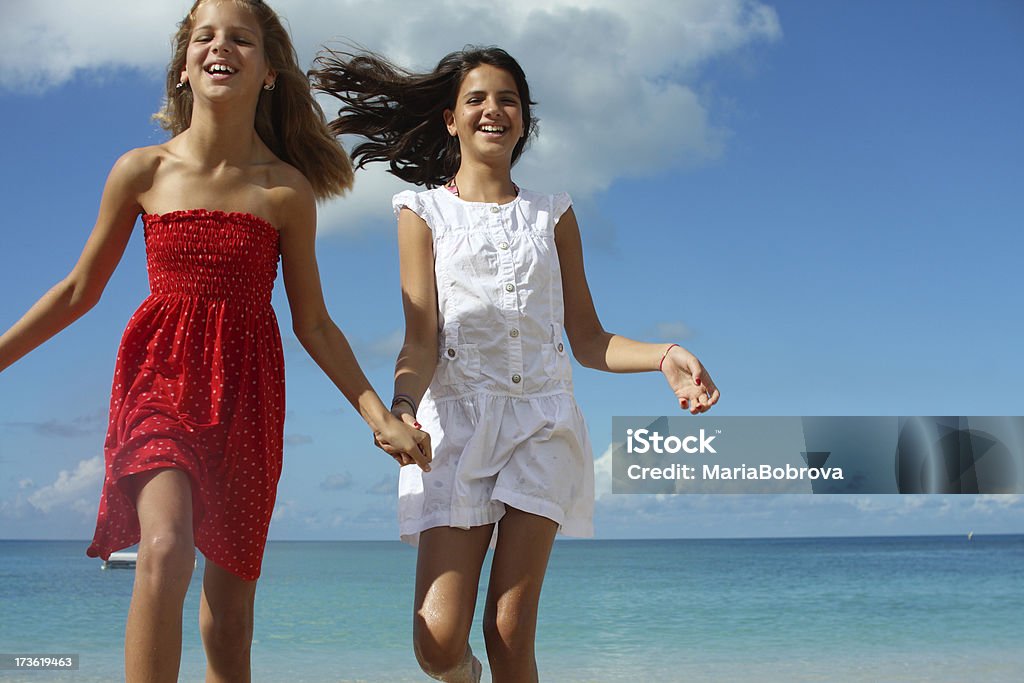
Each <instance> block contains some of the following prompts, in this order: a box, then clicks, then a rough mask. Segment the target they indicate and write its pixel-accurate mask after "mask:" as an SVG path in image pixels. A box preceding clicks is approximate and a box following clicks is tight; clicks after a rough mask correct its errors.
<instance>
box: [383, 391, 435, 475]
mask: <svg viewBox="0 0 1024 683" xmlns="http://www.w3.org/2000/svg"><path fill="white" fill-rule="evenodd" d="M419 427H420V425H419V423H418V422H416V418H415V416H413V415H412V413H410V412H408V411H403V410H402V409H401V407H396V408H395V410H393V411H392V416H391V417H390V418H388V420H387V422H386V423H385V424H384V425H383V426H382V427H381V428H380V429H378V430H377V431H375V432H374V433H373V441H374V443H375V444H376V446H377V447H378V448H380V449H381V450H382V451H384V452H385V453H387V454H388V455H390V456H391V457H392V458H394V459H395V461H396V462H397V463H398V464H399V465H419V466H420V469H422V470H423V471H424V472H429V471H430V460H431V459H432V457H433V455H432V453H431V450H430V435H429V434H427V433H426V432H424V431H423V430H421V429H420V428H419Z"/></svg>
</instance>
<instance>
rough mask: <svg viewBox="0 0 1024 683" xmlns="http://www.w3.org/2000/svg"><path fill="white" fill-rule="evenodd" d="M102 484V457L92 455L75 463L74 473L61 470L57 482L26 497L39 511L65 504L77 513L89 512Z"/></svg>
mask: <svg viewBox="0 0 1024 683" xmlns="http://www.w3.org/2000/svg"><path fill="white" fill-rule="evenodd" d="M102 482H103V458H102V457H100V456H96V457H95V458H90V459H88V460H82V461H81V462H79V463H78V466H77V467H76V468H75V471H74V472H71V471H69V470H61V471H60V474H58V475H57V481H55V482H53V483H52V484H49V485H48V486H44V487H42V488H40V489H39V490H38V491H36V492H35V493H33V494H32V495H30V496H29V497H28V502H29V503H31V504H32V506H33V507H35V508H36V509H37V510H40V511H42V512H50V511H51V510H53V509H54V508H58V507H62V506H65V505H70V506H72V508H73V509H75V510H78V511H82V510H85V511H86V512H92V511H94V510H95V505H96V500H95V498H97V494H98V493H99V489H100V484H102Z"/></svg>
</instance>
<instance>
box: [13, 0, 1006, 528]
mask: <svg viewBox="0 0 1024 683" xmlns="http://www.w3.org/2000/svg"><path fill="white" fill-rule="evenodd" d="M159 4H160V5H161V6H160V7H150V6H148V5H149V3H143V4H141V5H140V6H135V5H133V4H131V3H123V5H124V6H123V7H116V6H117V3H113V2H112V3H109V6H110V7H111V8H113V9H111V10H109V11H108V13H107V14H105V15H102V16H101V15H100V13H98V12H95V11H92V10H88V11H87V10H86V9H83V8H82V7H81V3H77V2H72V1H71V0H50V1H48V2H41V3H35V4H32V5H29V4H24V5H22V4H17V5H12V4H10V3H8V4H5V5H4V6H3V8H0V27H2V28H0V125H2V129H3V131H4V133H5V136H4V147H3V149H4V157H3V158H4V161H5V163H4V164H3V165H2V166H0V174H2V176H0V179H2V182H0V198H2V200H3V207H4V212H3V216H4V218H3V223H4V228H3V235H4V238H3V244H4V250H3V251H4V255H5V264H4V268H2V269H0V287H2V288H3V291H4V293H5V296H4V297H3V299H2V300H0V327H3V328H6V327H7V326H9V325H10V324H12V323H13V322H14V321H15V320H16V319H17V318H18V317H19V316H20V315H21V314H22V313H23V312H24V311H25V310H26V309H27V308H28V307H29V306H30V305H31V304H32V303H33V302H34V301H35V300H36V299H37V298H38V297H39V296H40V295H42V294H43V293H44V292H45V291H46V290H47V289H48V288H49V287H50V286H52V285H53V284H54V283H55V282H56V281H57V280H59V279H60V278H61V277H63V275H64V274H65V273H66V272H67V271H68V269H69V268H70V267H71V265H72V264H73V263H74V261H75V259H76V258H77V255H78V253H79V251H80V249H81V247H82V245H83V243H84V241H85V238H86V236H87V235H88V232H89V230H90V229H91V227H92V221H93V220H94V218H95V214H96V209H97V206H98V201H99V195H100V191H101V189H102V185H103V181H104V178H105V176H106V173H107V172H108V170H109V168H110V166H111V164H112V163H113V162H114V160H115V159H116V158H117V157H118V156H119V155H120V154H122V153H123V152H124V151H126V150H128V149H130V148H132V147H136V146H140V145H145V144H153V143H156V142H158V141H160V140H162V139H163V133H162V132H161V131H159V130H158V129H157V128H155V126H154V125H153V124H152V123H151V122H150V120H149V115H150V114H151V113H152V112H153V111H155V110H156V108H157V107H158V105H159V100H160V96H161V82H162V69H163V67H164V64H165V63H166V61H167V59H168V56H169V54H168V53H169V49H168V44H169V42H168V41H169V36H170V34H171V32H172V31H173V28H174V23H175V22H176V21H177V20H178V19H180V17H181V16H182V15H183V14H184V11H185V10H186V9H187V4H188V3H184V2H169V3H159ZM322 5H323V3H317V2H312V1H307V2H303V1H301V0H293V1H291V2H288V1H286V0H279V1H278V2H277V3H274V6H275V7H276V8H277V9H278V10H279V11H280V12H281V13H282V14H283V15H284V16H285V17H286V18H287V19H288V20H289V22H290V25H291V27H292V30H293V35H294V37H295V40H296V45H297V48H298V50H299V55H300V58H301V59H302V60H303V62H304V63H306V64H308V63H309V61H310V60H311V58H312V56H313V54H314V53H315V51H316V49H317V46H318V45H320V44H322V43H325V42H331V41H337V40H339V39H341V38H348V39H351V40H354V41H357V42H359V43H361V44H363V45H366V46H368V47H371V48H374V49H377V50H380V51H383V52H385V53H386V54H389V55H392V56H393V57H394V58H396V59H398V60H400V61H402V62H403V63H405V64H407V65H409V66H412V67H426V66H430V65H432V64H433V63H434V62H436V60H437V59H438V58H439V57H440V56H441V55H443V54H444V53H446V52H448V51H450V50H452V49H457V48H459V47H461V46H462V45H463V44H465V43H497V44H501V45H503V46H504V47H506V48H507V49H509V51H510V52H512V53H513V54H514V55H516V56H517V57H519V58H520V60H521V61H522V63H523V65H524V67H525V69H526V72H527V74H528V76H529V77H530V82H531V88H532V89H533V90H534V97H535V99H536V100H538V101H539V103H540V104H539V106H538V110H537V111H538V113H539V115H540V117H541V129H540V137H539V139H538V140H537V141H536V142H535V143H534V144H533V146H532V148H531V149H529V150H528V151H527V153H526V154H525V156H524V157H523V160H522V162H521V164H520V166H518V167H517V169H516V171H515V175H516V178H517V179H518V180H519V182H520V183H521V184H523V185H525V186H528V187H532V188H535V189H543V190H551V191H555V190H563V189H566V190H569V191H570V192H572V193H573V196H574V198H575V201H576V210H577V214H578V215H579V217H580V220H581V226H582V232H583V239H584V248H585V252H586V259H587V268H588V275H589V278H590V285H591V289H592V291H593V293H594V297H595V301H596V303H597V307H598V311H599V313H600V315H601V318H602V321H603V322H604V324H605V327H606V328H608V329H610V330H612V331H615V332H619V333H622V334H625V335H628V336H631V337H635V338H640V339H647V340H652V341H655V340H657V341H661V340H666V341H679V342H681V343H683V344H684V345H686V346H687V347H689V348H691V349H692V350H693V351H694V352H696V353H697V354H698V355H699V356H700V357H701V358H702V360H703V361H704V362H705V364H706V365H707V367H708V368H709V370H710V371H711V372H712V374H713V376H714V377H715V379H716V381H717V383H718V384H719V386H720V387H721V388H722V391H723V400H722V402H721V403H720V404H719V406H717V407H716V409H715V410H716V412H718V413H719V414H721V415H801V414H806V415H928V414H938V415H1020V414H1022V412H1024V405H1022V399H1021V397H1020V391H1019V387H1020V386H1022V385H1024V361H1022V360H1021V359H1020V352H1019V350H1018V348H1019V346H1020V340H1021V339H1022V338H1024V334H1022V332H1024V322H1022V317H1021V316H1020V314H1019V310H1020V306H1019V303H1018V299H1019V293H1020V292H1021V291H1024V287H1022V285H1024V275H1022V274H1021V272H1022V269H1021V268H1020V266H1019V261H1020V254H1021V251H1022V247H1024V238H1022V237H1021V228H1022V227H1024V193H1022V192H1021V191H1020V188H1022V187H1024V164H1021V159H1024V132H1022V128H1021V125H1020V121H1021V120H1022V118H1024V72H1022V71H1021V68H1020V67H1021V65H1022V64H1024V5H1021V4H1020V3H1019V2H1015V1H1014V0H1005V1H999V0H986V1H984V2H978V3H970V4H968V3H962V2H923V1H921V2H912V1H910V0H907V1H904V2H899V3H890V2H881V1H865V2H828V1H821V2H765V3H755V2H739V1H738V0H737V1H735V2H732V1H730V2H710V1H706V2H691V3H668V2H660V3H659V2H642V3H639V5H637V8H635V9H631V10H629V11H627V10H625V9H622V8H621V7H620V6H621V3H618V2H612V1H611V0H592V1H587V2H585V1H583V0H578V1H574V2H553V3H541V2H533V0H529V1H525V2H521V3H517V4H516V5H515V6H508V7H500V8H497V9H491V10H489V13H488V14H485V13H484V12H483V10H479V11H478V10H470V9H466V8H465V6H464V5H460V4H456V3H452V2H441V3H437V4H431V5H430V7H419V6H418V5H417V3H412V2H393V3H374V4H373V5H369V7H370V9H367V8H366V6H361V7H360V6H358V4H357V3H354V2H338V3H331V7H324V6H322ZM105 7H107V5H105ZM115 9H116V10H117V11H115ZM396 17H399V18H397V19H396ZM325 27H326V28H325ZM399 189H402V185H401V183H400V182H399V181H397V180H393V179H391V178H389V177H387V176H386V175H385V174H384V173H383V172H382V171H381V170H380V169H372V170H371V171H369V172H366V173H361V174H360V175H359V176H358V177H357V188H356V190H355V191H354V193H353V194H352V195H351V196H350V197H349V198H347V199H344V200H342V201H340V202H336V203H333V204H331V205H328V206H325V207H322V210H321V237H320V240H319V258H320V263H321V270H322V272H323V278H324V287H325V291H326V294H327V297H328V305H329V307H330V309H331V312H332V314H333V316H334V318H335V320H336V321H337V322H338V323H339V325H340V326H341V327H342V329H343V330H344V331H345V332H346V334H347V335H348V336H349V338H350V340H351V341H352V342H353V345H354V346H355V348H356V351H357V354H358V356H359V358H360V360H361V361H362V363H363V366H364V368H365V369H366V371H367V373H368V375H369V376H370V378H371V380H372V381H373V382H374V384H375V386H376V387H377V388H378V391H379V392H380V393H381V394H382V395H384V396H385V397H387V396H389V395H390V385H391V381H390V377H391V365H392V362H393V358H394V354H395V352H396V351H397V348H398V345H399V342H400V339H401V326H402V319H401V307H400V300H399V291H398V274H397V257H396V250H395V244H394V219H393V217H392V215H391V212H390V208H389V201H388V200H389V196H390V194H391V193H392V192H395V191H398V190H399ZM141 237H142V235H141V230H139V231H137V233H136V235H135V236H134V237H133V239H132V243H131V245H130V246H129V249H128V251H127V253H126V254H125V257H124V259H123V261H122V263H121V265H120V267H119V268H118V271H117V272H116V273H115V275H114V277H113V279H112V280H111V283H110V285H109V287H108V289H107V291H106V292H105V294H104V297H103V300H102V301H101V302H100V304H99V305H98V306H97V307H96V308H95V309H94V310H93V311H92V312H91V313H90V314H89V315H88V316H86V318H84V319H83V320H81V321H79V322H78V323H77V324H76V325H75V326H73V327H72V328H71V329H69V330H67V331H65V332H64V333H62V334H61V335H60V336H58V337H57V338H55V339H54V340H52V341H51V342H49V343H48V344H46V345H45V346H43V347H42V348H40V349H38V350H37V351H36V352H35V353H33V354H32V355H31V356H29V357H27V358H25V359H23V360H22V361H21V362H19V363H18V364H17V365H15V366H14V367H12V368H11V369H9V370H8V371H6V372H4V373H3V375H2V376H0V528H2V529H3V531H2V532H0V536H3V537H12V538H87V537H89V536H90V535H91V533H92V527H93V524H94V519H95V517H94V515H95V506H96V503H97V500H98V492H99V485H100V481H101V476H102V458H101V455H102V441H103V435H104V430H105V426H106V407H107V401H108V398H109V387H110V378H111V374H112V368H113V363H114V355H115V352H116V348H117V343H118V340H119V338H120V335H121V332H122V330H123V327H124V324H125V322H126V321H127V319H128V317H129V316H130V314H131V312H132V311H133V310H134V308H135V307H136V306H137V305H138V303H139V302H140V301H141V299H142V298H143V297H144V296H145V294H146V291H147V284H146V276H145V263H144V260H145V257H144V251H143V244H142V240H141ZM284 303H285V302H284V297H283V292H282V291H281V290H280V287H279V288H278V292H277V293H276V295H275V305H276V307H277V310H278V313H279V316H280V319H281V322H282V328H283V333H284V338H285V347H286V361H287V374H288V383H289V385H288V408H289V410H288V417H287V425H286V447H285V471H284V475H283V478H282V481H281V485H280V489H279V496H278V508H277V511H276V512H275V518H274V522H273V524H272V527H271V538H277V539H283V538H292V539H306V538H311V539H312V538H316V539H350V538H352V539H357V538H380V539H387V538H395V537H396V532H397V529H396V523H395V512H394V510H395V501H394V497H395V486H396V485H395V481H396V479H397V475H396V472H395V470H394V467H393V466H392V463H391V461H390V459H388V458H386V457H385V456H383V455H382V454H381V453H379V452H378V451H376V450H375V449H374V448H373V447H372V445H371V439H370V437H369V432H368V431H367V429H366V428H365V426H364V425H363V424H362V422H361V420H360V419H359V418H358V417H357V416H356V415H355V414H354V412H353V411H352V410H351V409H350V408H349V407H348V406H347V404H345V403H344V401H343V399H341V397H340V396H339V394H338V393H337V391H336V390H335V389H334V387H333V386H332V385H331V384H330V383H329V382H328V381H327V379H326V378H325V377H324V376H323V375H322V373H320V371H319V370H318V369H317V368H316V367H315V366H314V365H313V364H312V362H311V361H310V360H309V359H308V358H307V357H306V356H305V355H304V352H303V351H302V350H301V348H300V347H299V346H298V344H297V342H296V341H295V340H294V338H293V337H292V336H291V333H290V330H289V320H288V315H287V307H286V306H285V305H284ZM575 381H576V387H577V398H578V401H579V403H580V405H581V406H582V408H583V411H584V413H585V415H586V416H587V419H588V423H589V426H590V430H591V436H592V439H593V442H594V448H595V456H596V458H597V459H598V461H599V462H598V472H599V477H598V482H599V486H598V492H599V496H600V497H599V500H598V504H597V514H596V524H597V532H598V536H599V537H606V538H608V537H709V536H711V537H714V536H779V535H833V534H838V535H847V534H862V533H864V534H875V533H878V534H913V533H966V532H967V531H968V530H974V531H975V533H985V532H991V533H995V532H1022V531H1024V499H1022V498H1021V497H981V498H976V497H969V496H964V497H902V498H901V497H895V496H893V497H884V496H874V497H872V496H856V497H854V496H847V497H812V496H670V497H655V496H613V495H611V494H610V493H609V492H608V490H607V487H605V488H602V481H603V480H602V477H601V473H602V472H604V471H606V470H605V468H606V466H607V460H606V458H605V451H606V449H607V445H608V442H609V439H610V435H611V417H612V416H613V415H628V414H639V415H655V414H663V413H666V412H670V411H672V410H673V404H672V397H671V395H670V393H669V392H668V390H667V388H666V387H665V386H664V385H663V382H662V380H661V378H660V377H658V376H656V375H654V374H643V375H634V376H613V375H607V374H601V373H595V372H592V371H587V370H583V369H581V368H578V367H577V368H576V375H575Z"/></svg>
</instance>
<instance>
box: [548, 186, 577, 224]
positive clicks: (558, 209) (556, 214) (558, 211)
mask: <svg viewBox="0 0 1024 683" xmlns="http://www.w3.org/2000/svg"><path fill="white" fill-rule="evenodd" d="M570 206H572V197H570V196H569V193H568V192H559V193H558V194H556V195H554V196H553V197H552V202H551V217H552V218H553V219H554V221H555V223H557V222H558V219H560V218H561V217H562V214H563V213H565V212H566V211H568V210H569V207H570Z"/></svg>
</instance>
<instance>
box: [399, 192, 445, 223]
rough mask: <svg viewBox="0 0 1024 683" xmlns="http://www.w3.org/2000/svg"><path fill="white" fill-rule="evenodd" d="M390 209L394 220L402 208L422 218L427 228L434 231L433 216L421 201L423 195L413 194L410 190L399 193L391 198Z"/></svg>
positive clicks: (419, 193)
mask: <svg viewBox="0 0 1024 683" xmlns="http://www.w3.org/2000/svg"><path fill="white" fill-rule="evenodd" d="M391 208H392V209H394V211H395V217H396V218H397V217H398V215H399V214H401V213H402V209H403V208H406V209H409V210H410V211H412V212H413V213H414V214H416V215H417V216H419V217H420V218H422V219H423V221H424V222H425V223H426V224H427V227H428V228H430V229H431V230H433V229H434V221H433V214H432V213H431V211H430V207H429V206H428V205H427V203H426V202H425V201H423V193H421V192H414V191H412V190H405V191H403V192H399V193H398V194H396V195H395V196H394V197H392V198H391Z"/></svg>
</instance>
